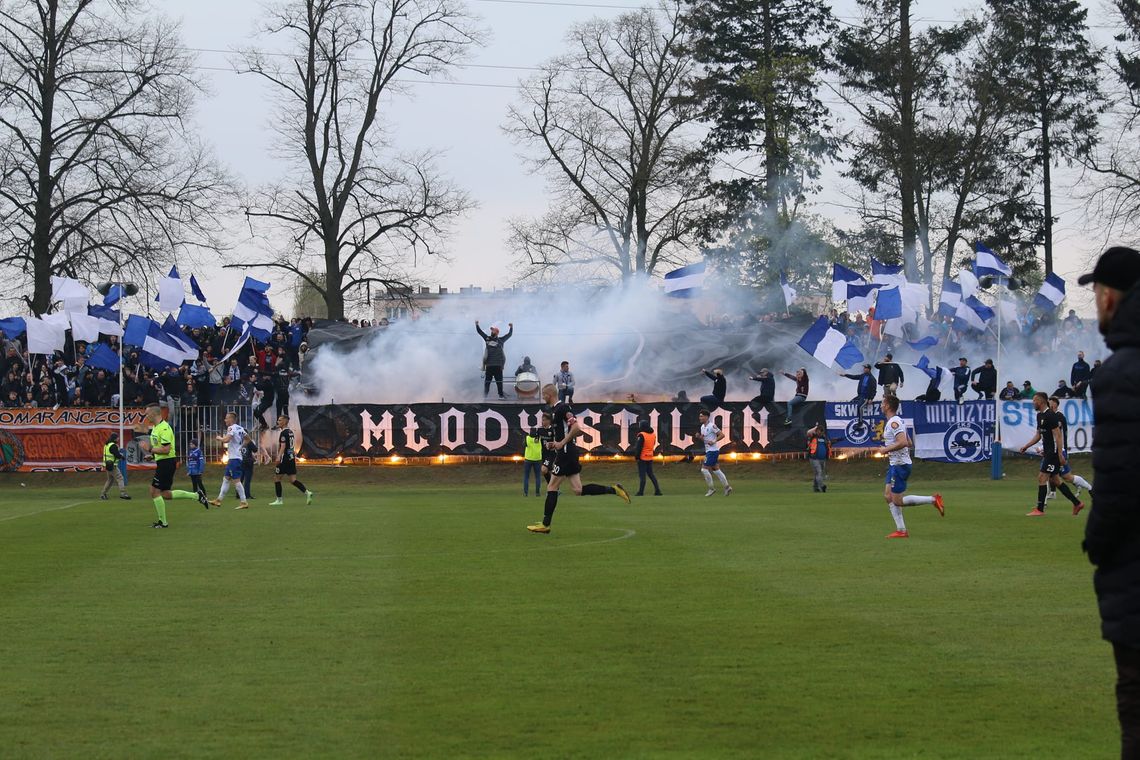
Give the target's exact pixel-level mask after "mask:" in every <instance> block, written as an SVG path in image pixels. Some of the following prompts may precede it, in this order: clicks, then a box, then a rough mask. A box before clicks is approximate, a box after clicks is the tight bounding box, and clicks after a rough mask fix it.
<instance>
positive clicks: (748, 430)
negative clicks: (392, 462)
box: [297, 401, 823, 459]
mask: <svg viewBox="0 0 1140 760" xmlns="http://www.w3.org/2000/svg"><path fill="white" fill-rule="evenodd" d="M542 408H543V407H541V406H539V405H519V404H502V405H486V404H446V403H445V404H412V405H404V406H400V405H387V404H337V405H331V406H300V407H298V409H297V416H298V418H299V421H300V424H301V433H302V435H301V438H302V441H303V443H302V449H301V454H302V456H305V457H307V458H311V459H333V458H335V457H338V456H342V457H385V456H400V457H429V456H438V455H440V454H448V455H464V456H495V457H510V456H514V455H516V454H522V453H523V449H524V445H525V444H524V440H523V438H524V437H525V435H526V433H527V431H529V430H530V429H531V428H533V427H537V426H538V425H539V424H540V418H539V415H540V413H541V411H542ZM699 409H700V405H699V404H694V403H685V404H674V403H652V404H636V403H630V404H608V403H603V404H582V405H575V406H574V415H575V417H576V419H577V421H578V424H579V426H580V427H581V429H582V435H581V437H579V438H578V440H577V443H578V446H579V447H580V448H581V449H583V450H584V451H586V452H588V453H590V454H593V455H597V456H609V455H613V454H629V453H630V447H631V445H632V444H633V441H634V440H635V439H636V437H637V425H638V423H639V422H640V421H641V420H648V421H649V424H650V425H651V426H652V427H653V429H654V431H655V432H656V433H657V440H658V443H659V448H658V453H660V454H665V455H669V456H675V455H678V454H686V453H694V454H695V453H698V452H700V451H701V448H700V446H699V445H697V444H695V443H694V441H693V434H694V433H696V432H697V430H698V427H699V423H698V422H697V412H698V411H699ZM712 421H713V422H714V423H716V425H717V426H718V427H720V428H721V429H723V430H724V431H725V433H726V436H727V440H726V441H723V442H722V444H721V446H722V450H723V451H726V452H738V453H757V454H759V453H765V454H770V453H792V452H800V451H803V450H804V448H805V447H806V445H807V441H806V436H805V433H806V431H807V429H808V428H810V427H812V426H813V425H815V424H816V423H817V422H822V421H823V403H822V402H818V401H814V402H813V401H809V402H807V403H805V404H803V405H801V406H799V407H797V409H796V411H795V416H794V417H793V420H792V424H791V425H785V424H784V420H783V415H782V414H781V415H774V416H772V418H771V419H770V418H769V411H768V410H767V409H752V408H750V407H749V405H748V403H747V402H727V403H724V404H722V405H721V406H719V407H718V408H717V409H715V410H713V412H712Z"/></svg>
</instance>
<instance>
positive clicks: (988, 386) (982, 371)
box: [970, 359, 997, 401]
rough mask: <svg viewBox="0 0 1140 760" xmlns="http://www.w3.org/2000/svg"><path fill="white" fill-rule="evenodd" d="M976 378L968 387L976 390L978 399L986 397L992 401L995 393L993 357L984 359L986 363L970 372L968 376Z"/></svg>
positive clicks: (995, 378) (995, 377) (995, 379)
mask: <svg viewBox="0 0 1140 760" xmlns="http://www.w3.org/2000/svg"><path fill="white" fill-rule="evenodd" d="M975 377H976V378H978V379H977V380H975V381H974V382H972V383H970V387H971V388H973V389H974V390H975V391H977V392H978V399H977V400H978V401H981V400H982V399H987V400H989V401H993V398H994V395H995V394H996V393H997V368H996V367H994V360H993V359H986V363H985V364H983V365H982V366H980V367H978V368H977V369H976V370H974V371H973V372H971V373H970V378H971V379H973V378H975Z"/></svg>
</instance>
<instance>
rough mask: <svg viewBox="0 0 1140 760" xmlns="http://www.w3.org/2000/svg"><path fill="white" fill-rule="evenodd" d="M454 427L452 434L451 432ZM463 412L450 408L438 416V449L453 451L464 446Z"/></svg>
mask: <svg viewBox="0 0 1140 760" xmlns="http://www.w3.org/2000/svg"><path fill="white" fill-rule="evenodd" d="M453 426H454V432H452V429H453ZM463 432H464V431H463V412H461V411H459V410H458V409H456V408H455V407H451V408H450V409H448V410H447V411H446V412H444V413H442V414H441V415H439V445H440V448H444V449H451V450H453V451H454V450H455V449H457V448H459V447H460V446H462V445H463V444H464V435H463Z"/></svg>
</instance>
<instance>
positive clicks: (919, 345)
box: [906, 336, 938, 351]
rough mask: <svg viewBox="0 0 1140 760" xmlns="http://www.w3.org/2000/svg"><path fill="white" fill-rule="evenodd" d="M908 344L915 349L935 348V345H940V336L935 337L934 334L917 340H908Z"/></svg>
mask: <svg viewBox="0 0 1140 760" xmlns="http://www.w3.org/2000/svg"><path fill="white" fill-rule="evenodd" d="M906 344H907V345H908V346H910V347H911V348H913V349H914V350H915V351H925V350H926V349H928V348H934V347H935V346H937V345H938V338H935V337H933V336H927V337H925V338H920V339H919V340H916V341H914V342H911V341H909V340H908V341H907V342H906Z"/></svg>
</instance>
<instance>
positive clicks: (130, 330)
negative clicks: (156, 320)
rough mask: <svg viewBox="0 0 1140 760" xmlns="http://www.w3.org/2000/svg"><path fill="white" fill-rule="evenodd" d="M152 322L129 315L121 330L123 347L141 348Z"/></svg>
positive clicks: (136, 315)
mask: <svg viewBox="0 0 1140 760" xmlns="http://www.w3.org/2000/svg"><path fill="white" fill-rule="evenodd" d="M152 322H153V320H151V319H148V318H147V317H143V316H140V315H138V314H131V315H129V316H128V317H127V324H126V325H125V326H124V328H123V345H124V346H142V344H143V341H145V340H146V334H147V331H148V330H150V326H151V323H152Z"/></svg>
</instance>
